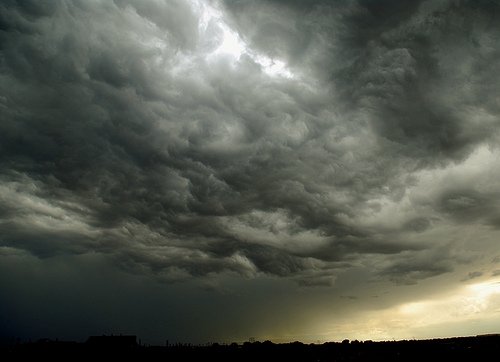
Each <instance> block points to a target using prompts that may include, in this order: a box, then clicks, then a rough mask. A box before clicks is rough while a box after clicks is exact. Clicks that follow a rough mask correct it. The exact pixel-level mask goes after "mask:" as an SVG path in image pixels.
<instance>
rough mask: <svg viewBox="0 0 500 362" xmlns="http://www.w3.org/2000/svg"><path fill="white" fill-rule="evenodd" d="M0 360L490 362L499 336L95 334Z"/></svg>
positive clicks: (25, 345) (24, 346)
mask: <svg viewBox="0 0 500 362" xmlns="http://www.w3.org/2000/svg"><path fill="white" fill-rule="evenodd" d="M0 351H1V354H0V357H1V358H3V359H4V360H10V358H37V359H39V358H41V357H43V358H64V359H68V360H70V359H75V358H95V357H101V356H102V357H124V358H125V357H126V358H140V359H141V360H158V361H160V360H164V361H181V360H182V361H186V360H187V361H191V360H194V361H202V360H205V361H258V360H274V361H278V360H279V361H281V360H283V361H304V362H308V361H311V362H312V361H316V362H317V361H334V362H335V361H423V360H424V361H425V360H449V359H453V358H457V359H458V358H459V359H460V360H466V361H467V360H470V361H472V360H474V361H484V360H491V358H492V357H493V358H494V356H498V355H499V352H500V334H488V335H479V336H472V337H455V338H443V339H427V340H400V341H384V342H374V341H357V340H355V341H349V340H347V339H346V340H344V341H342V342H326V343H323V344H305V343H302V342H291V343H281V344H276V343H273V342H271V341H264V342H260V341H252V342H250V341H248V342H245V343H242V344H238V343H231V344H219V343H213V344H210V345H191V344H182V343H176V344H169V343H168V341H166V342H165V345H164V346H149V345H143V344H142V343H141V342H140V340H138V338H137V336H134V335H110V336H108V335H104V336H91V337H89V338H88V339H87V341H86V342H84V343H78V342H69V341H59V340H50V339H40V340H38V341H36V342H20V341H14V342H13V343H8V344H6V345H4V346H2V347H0Z"/></svg>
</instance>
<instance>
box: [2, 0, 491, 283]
mask: <svg viewBox="0 0 500 362" xmlns="http://www.w3.org/2000/svg"><path fill="white" fill-rule="evenodd" d="M306 3H307V4H306ZM499 10H500V9H499V7H498V5H496V3H494V2H491V3H487V2H474V1H470V2H467V1H464V2H460V3H459V4H457V3H456V2H446V1H445V2H434V1H429V2H417V1H412V2H395V1H377V2H374V1H361V0H360V1H353V2H345V1H313V2H299V1H296V2H284V1H244V2H234V1H227V3H215V2H205V1H192V2H190V1H181V0H173V1H148V2H145V1H132V0H130V1H127V0H124V1H114V2H108V1H104V2H100V1H96V2H86V1H49V2H37V1H19V2H17V1H6V2H3V3H2V4H0V15H1V17H0V37H1V38H0V46H1V53H0V69H1V75H0V76H1V81H0V87H1V93H0V94H1V96H0V108H1V114H2V117H1V118H2V120H1V122H0V171H1V173H0V177H1V181H0V200H1V202H0V220H1V221H0V229H1V237H0V243H1V244H2V245H3V249H4V250H11V249H22V250H25V251H28V252H30V253H32V254H34V255H36V256H38V257H40V258H46V257H51V256H54V255H61V254H62V255H64V254H83V253H100V254H104V255H107V256H109V258H110V260H111V261H112V262H113V263H115V264H116V265H119V266H121V267H123V268H126V269H128V270H131V271H134V272H144V273H152V274H154V275H157V276H159V277H161V278H164V279H165V280H178V279H182V278H186V277H191V276H207V275H217V274H218V273H225V272H236V273H238V274H241V275H243V276H247V277H252V276H254V275H257V274H258V273H267V274H271V275H275V276H280V277H287V278H292V279H295V280H297V281H298V282H300V283H304V284H325V283H326V284H328V283H331V282H332V281H333V280H334V279H335V276H336V275H337V274H338V273H340V272H342V271H344V270H346V269H348V268H350V267H359V266H362V267H364V268H367V269H369V270H371V271H372V272H373V275H374V277H375V278H388V279H391V280H395V281H403V282H414V281H416V280H418V279H422V278H428V277H430V276H434V275H438V274H442V273H446V272H449V271H451V270H453V268H454V266H455V265H456V263H462V262H467V261H468V260H470V258H472V257H474V256H471V254H470V253H469V252H468V251H467V248H466V247H464V240H463V239H461V235H463V233H462V231H463V230H464V228H466V227H470V228H472V227H475V228H477V229H478V230H481V233H483V234H482V235H483V236H484V238H483V239H487V235H492V233H494V232H495V230H496V228H498V226H499V225H500V208H499V204H498V202H497V201H496V200H497V199H498V195H499V193H500V184H499V182H498V181H497V180H499V179H500V178H499V177H498V176H499V174H500V168H499V167H498V163H497V162H496V161H497V160H498V155H499V152H498V149H497V147H496V142H497V140H498V129H499V123H500V120H499V117H498V112H499V107H500V98H498V94H500V82H499V81H498V75H499V74H500V69H499V67H500V63H499V62H498V61H497V59H498V57H499V51H500V44H499V43H498V41H497V39H498V36H499V35H500V32H499V25H498V24H500V23H499V22H498V21H495V19H496V18H497V16H498V12H499Z"/></svg>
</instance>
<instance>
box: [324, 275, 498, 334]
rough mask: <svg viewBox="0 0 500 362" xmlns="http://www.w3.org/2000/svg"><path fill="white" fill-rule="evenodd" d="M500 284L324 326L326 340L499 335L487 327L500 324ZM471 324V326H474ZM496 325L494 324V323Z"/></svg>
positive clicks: (481, 284) (466, 288) (469, 288)
mask: <svg viewBox="0 0 500 362" xmlns="http://www.w3.org/2000/svg"><path fill="white" fill-rule="evenodd" d="M499 312H500V280H499V279H492V280H487V281H482V282H478V283H473V284H468V285H463V286H461V287H460V288H459V289H457V290H455V291H454V292H451V293H447V294H443V295H434V296H433V297H432V298H428V299H422V300H416V301H413V302H408V303H403V304H399V305H396V306H393V307H391V308H387V309H384V310H379V311H367V312H366V313H362V314H361V315H357V316H354V317H350V318H348V319H346V320H345V321H330V322H328V324H329V327H328V326H327V325H325V324H324V323H323V322H322V325H321V326H319V325H318V326H317V330H316V331H320V330H323V332H320V333H318V334H321V335H322V336H323V339H324V340H339V339H342V338H349V339H360V340H367V339H373V340H389V339H411V338H433V337H445V336H457V335H468V334H481V333H490V332H491V333H492V332H498V330H495V331H493V330H491V331H488V329H487V328H490V329H491V327H484V326H487V325H491V324H492V322H493V321H497V320H498V321H499V322H500V313H499ZM471 322H472V323H471ZM493 324H495V323H493Z"/></svg>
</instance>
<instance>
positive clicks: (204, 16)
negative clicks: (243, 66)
mask: <svg viewBox="0 0 500 362" xmlns="http://www.w3.org/2000/svg"><path fill="white" fill-rule="evenodd" d="M194 5H195V6H196V8H197V9H198V10H199V11H200V20H199V31H200V36H207V34H206V33H207V28H208V26H209V24H210V23H211V22H215V24H217V27H218V28H219V29H220V30H221V32H222V37H221V41H220V43H219V45H218V47H217V48H216V49H215V50H213V51H212V52H211V54H210V56H223V55H225V56H230V57H232V58H233V59H234V60H235V61H238V60H240V58H241V56H242V55H244V54H245V55H247V56H249V57H250V58H251V59H252V60H253V61H254V62H256V63H257V64H259V65H260V66H261V67H262V70H263V71H264V72H265V73H266V74H268V75H270V76H281V77H285V78H293V77H294V75H293V73H292V72H291V71H290V70H289V69H287V65H286V63H285V62H284V61H282V60H279V59H273V58H270V57H268V56H266V55H264V54H259V53H257V52H255V51H254V50H252V49H250V47H249V46H248V44H246V43H245V42H244V41H243V40H242V39H241V37H240V36H239V34H238V33H237V32H236V31H234V30H233V29H231V28H230V27H229V25H228V24H227V22H226V21H225V20H224V15H223V13H222V11H220V10H219V9H217V8H216V7H214V6H211V5H209V4H207V3H205V2H202V1H195V2H194ZM208 36H209V35H208Z"/></svg>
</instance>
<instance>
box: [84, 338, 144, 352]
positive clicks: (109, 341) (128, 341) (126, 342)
mask: <svg viewBox="0 0 500 362" xmlns="http://www.w3.org/2000/svg"><path fill="white" fill-rule="evenodd" d="M86 344H87V345H88V346H90V347H96V348H117V349H123V348H133V347H137V336H123V335H119V336H113V335H111V336H90V337H89V339H87V343H86Z"/></svg>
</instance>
